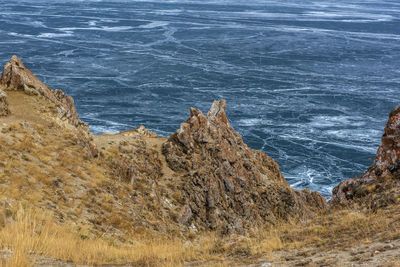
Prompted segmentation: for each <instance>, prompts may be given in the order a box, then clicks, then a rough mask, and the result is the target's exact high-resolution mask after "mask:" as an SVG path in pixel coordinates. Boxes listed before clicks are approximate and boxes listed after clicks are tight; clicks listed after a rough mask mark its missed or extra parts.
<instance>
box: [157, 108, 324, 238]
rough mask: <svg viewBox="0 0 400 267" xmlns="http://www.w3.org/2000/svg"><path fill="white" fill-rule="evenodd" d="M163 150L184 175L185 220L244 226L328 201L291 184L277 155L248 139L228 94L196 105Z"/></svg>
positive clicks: (230, 228)
mask: <svg viewBox="0 0 400 267" xmlns="http://www.w3.org/2000/svg"><path fill="white" fill-rule="evenodd" d="M163 154H164V155H165V157H166V160H167V162H168V165H169V167H170V168H171V169H172V170H174V171H175V172H177V173H179V174H181V175H182V176H183V177H184V178H183V180H182V185H181V187H180V190H182V192H183V194H184V196H183V198H182V199H183V202H184V203H183V204H184V205H183V208H182V211H181V214H180V217H179V221H180V222H181V223H184V224H188V225H189V224H194V225H195V226H197V227H200V228H203V229H217V230H220V231H222V232H231V231H234V232H242V231H243V230H244V229H247V228H250V227H252V226H257V225H262V224H265V223H275V222H277V221H278V220H279V219H288V218H289V217H296V216H299V217H301V216H305V215H307V214H308V213H309V211H310V210H312V209H323V208H324V207H325V200H324V198H322V197H321V196H320V195H319V194H318V193H317V192H312V193H310V192H309V191H307V190H306V191H302V192H299V191H295V190H293V189H291V188H290V186H289V185H288V183H287V182H286V180H285V179H284V178H283V176H282V174H281V172H280V170H279V166H278V164H277V163H276V162H275V161H274V160H273V159H271V158H270V157H269V156H267V155H266V154H264V153H263V152H261V151H256V150H252V149H250V148H249V147H248V146H247V145H246V144H245V143H244V142H243V140H242V137H241V136H240V135H239V134H237V133H235V132H234V130H233V128H232V127H231V125H230V124H229V121H228V119H227V117H226V113H225V101H224V100H220V101H214V103H213V104H212V106H211V109H210V111H209V112H208V113H207V115H204V114H203V113H202V112H201V111H199V110H197V109H194V108H192V109H191V110H190V118H189V119H188V120H187V121H186V122H184V123H182V124H181V127H180V129H179V130H177V131H176V132H175V133H174V134H172V135H171V137H170V138H169V139H168V141H167V142H165V143H164V144H163Z"/></svg>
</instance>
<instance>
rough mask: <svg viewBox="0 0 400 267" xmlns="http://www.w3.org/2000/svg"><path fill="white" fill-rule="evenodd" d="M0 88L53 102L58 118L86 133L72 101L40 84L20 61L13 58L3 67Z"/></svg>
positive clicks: (61, 93)
mask: <svg viewBox="0 0 400 267" xmlns="http://www.w3.org/2000/svg"><path fill="white" fill-rule="evenodd" d="M0 87H2V88H4V89H6V90H19V91H23V92H25V93H26V94H28V95H42V96H44V97H46V98H47V99H49V100H50V101H51V102H53V103H54V104H55V105H56V106H57V109H58V116H59V118H60V119H61V120H66V121H68V123H70V124H71V125H73V126H75V127H77V128H81V129H84V130H85V131H88V129H89V127H88V125H87V124H86V123H84V122H82V121H81V120H80V119H79V116H78V113H77V112H76V109H75V106H74V100H73V98H72V97H71V96H67V95H66V94H65V93H64V92H63V91H61V90H54V91H53V90H52V89H50V88H49V87H48V86H46V85H45V84H44V83H42V82H41V81H40V80H39V79H38V78H37V77H36V76H35V75H34V74H33V73H32V72H30V71H29V70H28V69H27V68H25V66H24V64H23V63H22V61H21V60H20V59H19V58H18V57H17V56H13V57H12V58H11V60H10V61H9V62H7V64H6V65H5V66H4V69H3V73H2V74H1V77H0Z"/></svg>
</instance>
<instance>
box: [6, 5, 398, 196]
mask: <svg viewBox="0 0 400 267" xmlns="http://www.w3.org/2000/svg"><path fill="white" fill-rule="evenodd" d="M0 5H1V6H2V9H0V60H1V64H2V65H3V64H4V63H5V62H6V61H7V60H8V59H9V58H10V57H11V55H12V54H17V55H18V56H20V57H21V58H22V60H23V61H24V63H25V64H26V65H27V66H28V67H29V68H30V69H31V70H32V71H33V72H34V73H35V74H37V75H38V76H39V78H40V79H42V80H43V81H44V82H45V83H47V84H49V86H51V87H52V88H61V89H63V90H66V91H67V93H68V94H71V95H73V96H74V98H75V104H76V106H77V109H78V112H79V114H80V116H81V117H82V119H83V120H84V121H86V122H88V123H89V124H90V126H91V130H92V131H93V132H94V133H95V134H99V133H104V132H108V133H113V132H117V131H123V130H127V129H132V128H136V127H138V126H139V125H145V126H146V127H147V128H149V129H150V130H154V131H156V132H157V133H159V134H160V135H163V136H168V135H169V134H171V133H172V132H173V131H175V130H176V129H178V128H179V125H180V123H181V122H183V121H184V120H185V119H186V118H187V117H188V116H189V108H190V106H194V107H196V108H200V109H202V110H203V111H205V112H206V111H207V109H208V108H209V106H210V104H211V102H212V101H213V100H214V99H218V98H225V99H227V113H228V117H229V119H230V120H231V124H232V126H233V127H234V128H235V129H236V130H237V131H238V132H239V133H240V134H242V135H243V138H244V141H245V142H246V143H247V144H249V146H250V147H252V148H255V149H261V150H263V151H264V152H266V153H267V154H268V155H270V156H272V157H273V158H274V159H276V160H277V162H278V163H279V165H280V168H281V170H282V172H283V174H284V176H285V177H286V178H287V180H288V181H289V183H290V184H291V185H292V186H293V187H295V188H300V189H301V188H310V189H312V190H318V191H320V192H321V193H322V194H323V195H325V196H328V197H329V196H330V191H331V189H332V188H333V186H334V185H336V184H337V183H338V182H339V181H341V180H343V179H346V178H349V177H354V176H357V175H360V174H361V173H362V172H363V171H364V170H365V169H366V167H367V166H368V165H370V164H371V162H372V160H373V157H374V154H375V151H376V149H377V147H378V145H379V143H380V135H381V133H382V131H383V127H384V123H385V121H386V119H387V114H388V112H389V111H390V109H391V108H393V107H394V106H395V105H397V104H399V103H398V98H397V97H396V96H397V95H398V94H399V92H400V78H399V74H400V71H399V69H400V42H399V40H400V4H398V3H395V2H393V1H389V0H381V1H377V0H370V1H359V2H354V1H349V0H335V1H333V0H325V1H322V2H321V1H311V0H304V1H297V0H288V1H281V0H279V1H278V0H274V1H268V2H265V1H264V0H250V1H249V0H218V1H217V0H202V1H200V0H196V1H189V0H175V1H122V0H109V1H93V0H84V1H78V0H72V1H67V0H57V1H50V0H35V1H33V0H24V1H6V0H0Z"/></svg>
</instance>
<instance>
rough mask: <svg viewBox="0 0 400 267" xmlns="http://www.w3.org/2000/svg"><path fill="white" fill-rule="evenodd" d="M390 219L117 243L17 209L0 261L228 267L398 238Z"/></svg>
mask: <svg viewBox="0 0 400 267" xmlns="http://www.w3.org/2000/svg"><path fill="white" fill-rule="evenodd" d="M390 213H391V214H392V215H393V216H390V215H389V214H390ZM395 217H396V216H394V214H393V211H389V210H383V211H382V212H379V213H362V212H356V211H351V210H344V211H336V212H332V213H330V214H326V215H321V216H319V217H317V218H316V219H315V220H313V221H312V222H306V223H298V222H297V223H295V222H293V223H281V224H280V225H276V226H274V227H270V228H266V229H263V230H255V231H253V232H251V233H249V234H248V235H246V236H234V237H232V236H231V237H220V236H218V235H217V234H215V233H203V234H201V235H197V236H194V237H193V238H192V240H191V241H188V240H185V239H180V238H172V237H168V236H166V235H161V234H160V235H159V236H155V235H148V236H147V237H146V235H138V236H137V237H135V236H132V237H131V239H130V240H129V242H126V243H125V244H122V243H119V242H114V241H113V240H110V239H106V238H102V237H100V238H95V239H91V238H88V237H87V236H85V235H82V234H79V233H78V232H77V231H76V229H75V228H73V227H72V226H70V225H67V224H59V223H56V222H55V221H54V220H53V216H52V214H51V213H50V212H48V211H43V210H40V209H33V208H22V207H21V206H20V207H19V209H18V210H16V211H14V212H10V211H8V214H5V212H3V214H2V218H3V219H2V221H3V227H2V228H1V229H0V247H1V248H2V250H3V254H6V255H7V256H6V257H5V258H3V262H2V264H3V265H5V266H32V265H34V263H35V260H37V259H38V257H44V258H52V259H58V260H61V261H63V262H67V261H69V262H73V263H75V264H87V265H100V264H110V263H112V264H124V263H135V264H140V265H145V266H177V265H181V264H182V263H184V262H192V261H193V262H197V263H207V265H230V264H231V263H232V262H235V261H236V262H240V260H241V259H244V258H249V257H253V258H257V257H259V256H264V257H265V255H272V254H271V253H272V252H273V251H276V250H288V251H289V250H292V249H299V248H307V247H317V248H319V249H320V250H324V249H325V250H329V249H333V248H335V246H338V245H340V246H341V247H351V246H353V245H356V244H355V242H357V243H368V242H371V239H373V238H376V237H380V238H384V239H394V238H399V230H397V229H399V225H398V224H399V222H398V221H397V220H396V219H395ZM128 243H130V244H129V245H128ZM11 252H12V253H11Z"/></svg>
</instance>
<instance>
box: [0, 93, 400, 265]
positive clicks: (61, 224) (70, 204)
mask: <svg viewBox="0 0 400 267" xmlns="http://www.w3.org/2000/svg"><path fill="white" fill-rule="evenodd" d="M8 95H9V97H8V99H9V102H10V109H11V112H12V115H10V116H8V117H3V118H0V148H1V149H0V201H1V208H0V225H1V227H0V247H1V248H2V249H3V254H5V255H6V256H5V257H1V258H0V260H1V261H2V264H3V265H8V266H29V265H33V264H35V263H36V264H37V265H38V264H39V265H40V264H41V263H42V264H44V263H45V262H47V264H48V263H49V261H50V264H56V263H57V261H55V259H58V260H60V262H58V263H63V262H64V263H65V262H72V263H74V264H87V265H95V264H125V263H136V264H140V265H151V266H159V265H166V266H168V265H169V266H176V265H177V264H179V263H183V262H186V263H187V264H192V265H198V264H201V265H202V264H204V265H227V266H230V265H233V264H245V265H249V264H252V263H259V262H265V261H270V262H274V263H276V264H278V265H279V264H281V265H290V266H291V265H296V264H299V265H301V264H303V265H304V264H305V265H312V264H315V265H316V266H319V265H323V264H325V265H330V266H332V265H335V264H336V265H339V266H341V265H350V264H353V263H355V264H363V263H364V264H367V265H368V264H369V265H372V264H375V263H377V262H381V263H384V262H386V263H387V265H388V266H393V265H396V264H397V262H398V261H399V255H400V252H399V250H400V248H399V247H398V245H400V244H399V241H398V240H399V238H400V230H399V229H400V221H399V220H398V218H399V215H400V214H399V209H398V204H393V205H391V206H388V207H386V208H383V209H379V210H378V211H376V212H375V213H372V212H371V211H370V210H368V209H365V210H362V211H358V209H357V210H356V209H355V210H350V209H344V210H331V211H329V212H328V213H327V214H321V215H320V216H317V217H316V218H314V220H312V221H304V222H291V223H290V222H289V223H288V222H282V223H280V224H277V225H275V226H273V227H271V228H268V229H257V230H254V231H253V232H249V233H247V235H245V236H229V237H220V236H218V235H216V234H215V233H202V234H201V235H199V234H196V233H195V232H188V233H184V234H182V233H181V231H180V230H181V229H180V228H179V227H180V226H179V224H178V223H177V222H176V220H175V219H174V218H176V216H177V212H178V207H179V206H180V202H181V201H182V199H181V196H179V194H177V191H176V190H175V188H176V184H174V183H175V181H176V179H174V178H175V177H176V176H178V175H179V173H174V172H172V171H171V170H170V169H169V168H168V167H167V165H166V163H165V160H164V158H163V157H162V155H161V144H162V142H164V141H165V139H162V138H157V137H154V136H152V135H148V134H146V133H140V132H138V131H130V132H125V133H120V134H116V135H103V136H99V137H95V139H94V142H95V143H96V144H97V146H98V148H99V149H100V151H101V157H99V158H92V157H91V156H90V153H89V152H88V151H87V150H86V148H85V146H84V145H83V144H81V143H80V138H79V134H78V133H77V132H76V131H75V130H74V129H69V128H65V127H63V126H62V125H60V124H58V123H57V121H55V120H54V117H55V114H56V112H57V111H56V108H55V106H54V105H52V104H50V103H49V102H48V101H46V100H44V99H43V98H41V97H37V96H28V95H26V94H24V93H21V92H8ZM121 146H122V147H121ZM124 151H125V152H128V153H124ZM135 153H137V154H135ZM129 155H136V156H134V157H132V156H129ZM150 161H151V162H152V163H151V164H150V163H149V162H150ZM125 163H126V164H125ZM124 164H125V165H124ZM124 166H134V168H135V170H136V171H137V173H134V178H135V183H134V186H131V185H130V182H131V181H130V180H126V178H127V177H125V176H124V173H126V169H124V168H125V167H124ZM149 169H150V170H151V171H150V172H149V173H146V172H147V171H148V170H149ZM161 176H162V177H163V179H159V178H160V177H161ZM128 178H129V177H128Z"/></svg>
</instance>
